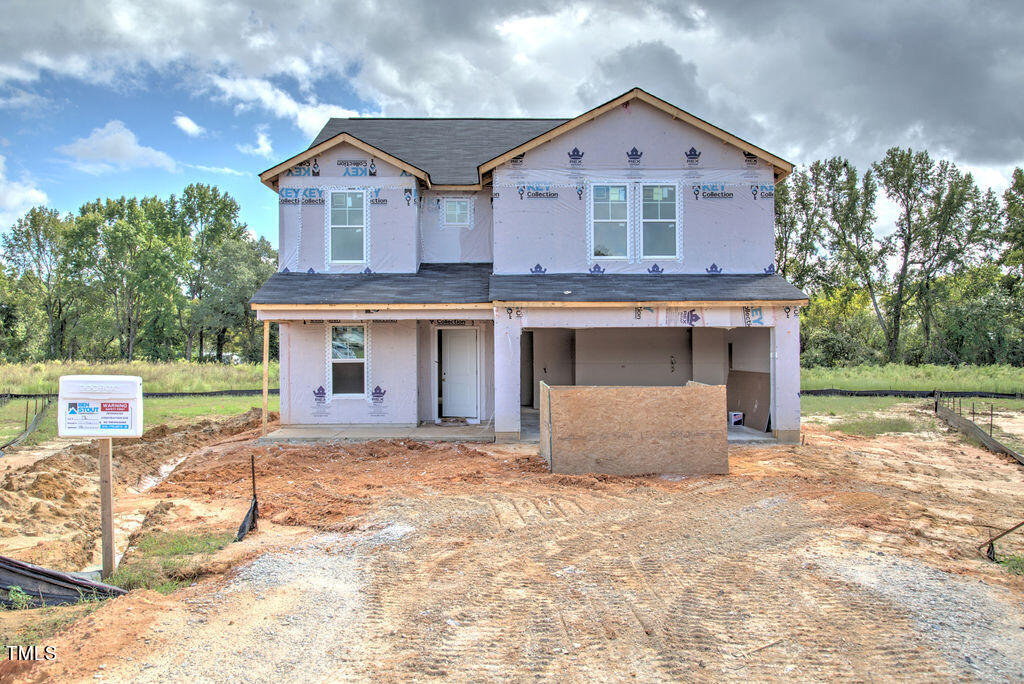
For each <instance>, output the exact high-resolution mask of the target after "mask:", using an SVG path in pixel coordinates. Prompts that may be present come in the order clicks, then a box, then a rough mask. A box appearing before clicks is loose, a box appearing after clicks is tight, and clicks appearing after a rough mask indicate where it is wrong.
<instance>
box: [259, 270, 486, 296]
mask: <svg viewBox="0 0 1024 684" xmlns="http://www.w3.org/2000/svg"><path fill="white" fill-rule="evenodd" d="M492 271H493V268H492V266H491V264H421V265H420V270H419V272H418V273H367V274H363V273H275V274H274V275H272V276H270V279H269V280H267V282H265V283H264V284H263V287H261V288H260V289H259V290H257V291H256V294H254V295H253V297H252V299H251V300H249V301H250V302H251V303H253V304H437V303H441V302H450V303H452V304H469V303H473V302H489V301H490V299H488V294H487V286H488V279H489V277H490V275H491V272H492Z"/></svg>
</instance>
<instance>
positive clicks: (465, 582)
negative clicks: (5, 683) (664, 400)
mask: <svg viewBox="0 0 1024 684" xmlns="http://www.w3.org/2000/svg"><path fill="white" fill-rule="evenodd" d="M805 434H806V437H807V439H806V444H805V445H803V446H797V447H743V448H733V449H732V450H731V453H730V475H728V476H718V477H706V478H692V479H672V478H660V477H647V478H617V477H602V476H564V475H552V474H550V473H547V472H546V467H545V465H544V463H543V462H542V461H541V460H540V459H539V458H538V456H537V455H536V449H535V448H534V447H529V446H509V447H506V446H496V445H472V444H461V445H446V444H418V443H400V442H373V443H367V444H360V445H324V446H271V447H258V446H255V445H254V444H253V442H252V441H251V440H249V439H247V437H246V435H244V434H239V435H237V437H236V438H235V439H237V440H238V441H230V439H220V440H210V442H209V444H208V445H207V446H203V447H201V448H193V449H191V451H188V452H187V455H188V458H187V459H186V460H185V461H184V462H182V463H181V464H180V465H179V466H178V467H177V468H176V469H175V470H174V472H173V473H171V475H170V477H169V478H168V479H167V480H166V481H163V482H161V483H160V484H158V485H156V486H155V487H154V488H153V489H152V490H150V491H149V492H148V493H147V496H150V497H152V499H153V500H161V501H168V502H170V503H171V507H172V508H175V507H179V506H184V507H191V509H192V510H207V511H229V512H231V513H232V514H237V515H238V519H239V520H240V513H239V512H240V511H244V509H245V505H246V503H247V497H248V490H249V486H250V484H249V476H248V463H249V458H250V455H251V454H255V456H256V462H257V477H258V482H259V489H260V493H261V499H260V504H261V509H262V513H263V515H264V516H265V519H264V520H263V521H262V522H261V528H260V531H259V532H258V533H256V534H254V535H251V536H250V537H249V538H247V539H246V540H245V541H243V542H241V543H239V544H232V545H230V546H229V547H228V548H227V549H225V550H224V551H222V552H220V553H219V554H218V556H217V567H215V568H212V569H211V573H212V574H211V575H210V576H209V577H207V578H206V579H204V580H202V581H200V582H199V583H197V584H196V585H195V586H192V587H189V588H186V589H183V590H180V591H177V592H175V593H173V594H171V595H168V596H162V595H159V594H156V593H154V592H146V591H138V592H133V593H132V594H130V595H128V596H126V597H123V598H120V599H117V600H114V601H111V602H108V603H107V604H106V605H104V606H103V607H102V608H100V609H99V610H97V611H95V612H94V613H92V614H91V615H89V616H88V617H85V618H83V619H81V620H80V621H78V622H77V623H75V624H74V625H73V626H72V627H71V628H70V629H68V630H66V631H64V632H62V633H60V634H58V635H57V636H56V637H55V639H54V640H52V642H51V643H53V644H55V645H56V646H57V649H58V653H59V659H58V661H57V662H54V663H34V664H31V663H29V664H20V663H19V664H16V663H4V664H2V665H0V679H4V678H7V679H10V680H12V681H38V682H42V681H50V680H61V681H101V680H111V681H126V680H130V681H140V682H150V681H152V682H156V681H161V682H162V681H181V682H186V681H187V682H192V681H272V680H273V681H294V680H318V681H334V680H365V679H380V680H407V679H412V680H425V679H432V678H437V677H445V678H450V679H458V680H504V679H519V680H522V679H548V680H555V679H557V680H559V681H562V680H565V681H592V680H610V679H614V680H621V679H632V678H635V679H637V680H673V679H698V680H712V679H714V680H722V679H725V680H824V679H833V678H839V679H855V680H878V679H883V680H887V679H900V680H917V681H920V680H962V679H978V680H984V681H1020V680H1022V679H1024V576H1020V575H1013V574H1010V573H1009V572H1007V571H1006V569H1005V568H1004V567H1002V566H999V565H996V564H992V563H989V562H987V561H984V560H983V559H982V558H981V556H980V555H979V554H978V552H977V551H976V550H975V546H976V545H977V544H978V543H979V542H980V541H982V540H983V539H985V537H986V535H987V534H988V533H989V530H990V529H991V528H993V527H994V528H999V527H1007V526H1009V525H1011V524H1013V523H1016V522H1018V521H1019V519H1020V518H1021V517H1024V514H1022V511H1024V505H1022V504H1024V467H1021V466H1019V465H1017V464H1016V463H1015V462H1013V461H1011V460H1010V459H1008V458H1004V457H1002V456H997V455H994V454H991V453H989V452H987V451H984V450H981V449H979V448H976V447H973V446H970V445H967V444H964V443H963V442H961V441H960V440H959V439H958V438H957V437H956V436H955V435H952V434H948V433H946V432H944V431H943V432H934V431H933V432H930V433H921V434H913V435H908V436H886V435H883V436H880V437H876V438H865V437H852V436H846V435H843V434H841V433H839V432H835V431H833V430H831V429H830V428H829V427H828V426H825V425H813V424H808V425H807V426H806V427H805ZM217 441H219V442H220V443H219V444H218V443H216V442H217ZM9 477H10V476H9ZM16 478H17V476H15V479H16ZM15 517H17V516H15ZM193 522H194V520H193ZM8 524H11V523H8ZM236 524H237V523H236ZM1007 541H1008V543H1006V544H1001V545H1000V546H999V551H1000V552H1001V553H1011V552H1015V553H1024V535H1020V536H1017V537H1015V538H1011V539H1008V540H1007ZM229 566H231V567H232V568H233V569H231V570H229V571H226V572H225V571H223V570H224V568H226V567H229Z"/></svg>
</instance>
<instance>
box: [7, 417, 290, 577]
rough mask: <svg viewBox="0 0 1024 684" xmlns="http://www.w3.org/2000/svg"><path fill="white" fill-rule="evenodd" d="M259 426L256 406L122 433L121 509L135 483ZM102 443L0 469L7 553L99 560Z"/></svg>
mask: <svg viewBox="0 0 1024 684" xmlns="http://www.w3.org/2000/svg"><path fill="white" fill-rule="evenodd" d="M271 418H272V419H274V420H276V418H277V415H276V414H272V416H271ZM259 426H260V411H259V410H258V409H253V410H250V411H248V412H246V413H243V414H241V415H238V416H234V417H231V418H227V419H224V420H217V421H214V420H201V421H198V422H195V423H191V424H188V425H184V426H180V427H170V426H167V425H160V426H158V427H155V428H153V429H151V430H148V431H147V432H146V433H145V434H144V435H143V436H142V437H141V438H140V439H137V440H127V439H125V440H115V441H114V451H113V474H114V500H115V509H116V508H117V507H118V506H119V505H120V504H121V503H122V502H123V501H124V500H125V499H126V498H128V497H127V495H128V494H129V493H130V491H131V490H130V489H129V488H139V486H140V483H144V482H147V481H149V482H153V483H155V482H157V481H159V480H160V479H162V477H163V476H164V475H166V472H164V471H165V469H169V468H170V467H173V465H174V464H176V463H177V462H179V461H181V460H182V459H183V458H185V457H187V456H188V455H190V454H192V453H194V452H196V451H197V450H201V449H204V448H206V447H209V446H210V445H212V444H216V443H218V442H222V441H224V440H225V439H230V438H232V437H237V436H239V435H245V434H246V433H252V436H255V430H257V429H258V428H259ZM100 448H101V447H100V442H99V441H94V442H91V443H87V444H74V445H71V446H68V447H66V448H64V449H63V450H61V451H59V452H56V453H54V454H51V455H50V456H47V457H45V458H42V459H40V460H38V461H36V462H35V463H32V464H31V465H28V466H26V467H23V468H19V469H15V470H7V471H5V472H4V473H3V474H2V475H0V554H3V555H7V556H12V557H14V558H18V559H20V560H24V561H28V562H31V563H36V564H38V565H44V566H47V567H52V568H55V569H59V570H80V569H82V568H83V567H86V566H88V565H91V564H92V563H94V562H95V561H96V560H98V558H97V553H98V548H97V547H98V539H99V525H100V512H99V460H98V459H99V449H100ZM115 512H117V511H115ZM144 513H145V511H143V512H142V513H140V514H139V517H140V518H141V517H142V515H144Z"/></svg>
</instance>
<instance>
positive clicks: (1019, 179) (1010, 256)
mask: <svg viewBox="0 0 1024 684" xmlns="http://www.w3.org/2000/svg"><path fill="white" fill-rule="evenodd" d="M1002 243H1003V252H1002V255H1001V259H1002V262H1003V263H1004V264H1006V265H1007V266H1011V267H1013V268H1014V269H1016V270H1017V272H1018V273H1020V274H1021V275H1024V171H1022V170H1021V168H1020V167H1017V168H1015V169H1014V170H1013V181H1012V182H1011V183H1010V187H1008V188H1006V190H1005V191H1004V192H1003V234H1002Z"/></svg>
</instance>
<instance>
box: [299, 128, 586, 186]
mask: <svg viewBox="0 0 1024 684" xmlns="http://www.w3.org/2000/svg"><path fill="white" fill-rule="evenodd" d="M566 121H568V119H373V118H356V119H331V120H330V121H328V122H327V125H325V126H324V127H323V129H322V130H321V131H320V134H319V135H317V136H316V139H315V140H313V144H312V145H310V147H316V146H317V145H319V144H320V143H322V142H324V141H325V140H329V139H331V138H333V137H334V136H336V135H339V134H341V133H348V134H349V135H352V136H355V137H356V138H359V139H360V140H362V141H363V142H365V143H367V144H369V145H373V146H374V147H376V148H377V149H379V150H383V151H384V152H387V153H388V154H390V155H392V156H395V157H398V158H399V159H401V160H402V161H404V162H406V163H409V164H412V165H413V166H415V167H416V168H419V169H423V170H424V171H426V172H427V173H428V174H430V182H431V183H433V184H434V185H474V184H476V183H478V182H479V181H480V178H479V174H478V173H477V167H478V166H480V165H481V164H483V163H484V162H486V161H489V160H491V159H494V158H495V157H497V156H499V155H501V154H504V153H505V152H508V151H509V150H511V149H512V148H514V147H518V146H519V145H522V144H523V143H524V142H526V141H528V140H532V139H533V138H536V137H537V136H538V135H541V134H542V133H547V132H548V131H550V130H551V129H552V128H555V127H556V126H560V125H562V124H563V123H565V122H566Z"/></svg>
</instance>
